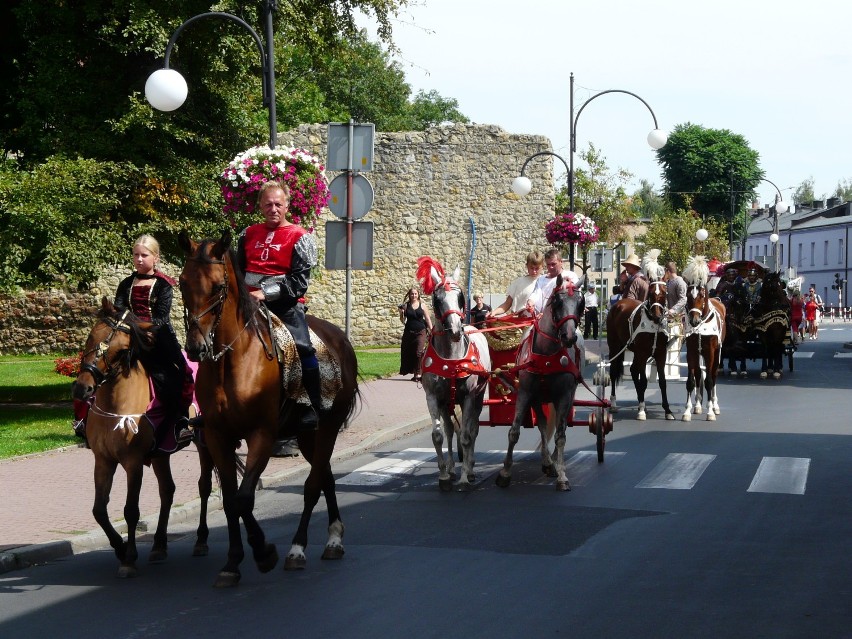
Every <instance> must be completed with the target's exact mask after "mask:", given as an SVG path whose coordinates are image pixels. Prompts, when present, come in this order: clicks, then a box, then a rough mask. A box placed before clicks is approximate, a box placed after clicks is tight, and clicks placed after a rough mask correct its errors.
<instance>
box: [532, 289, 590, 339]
mask: <svg viewBox="0 0 852 639" xmlns="http://www.w3.org/2000/svg"><path fill="white" fill-rule="evenodd" d="M561 291H565V289H559V290H554V291H553V293H551V295H550V299H549V300H547V305H546V307H545V308H547V307H549V308H550V320H551V322H552V323H553V330H554V335H551V334H549V333H546V332H545V331H543V330H542V329H541V326H540V320H539V319H538V318H536V319H535V321H534V322H533V329H534V330H535V332H536V334H537V335H541V336H542V337H544V338H546V339H548V340H550V341H552V342H555V343H556V344H558V345H561V342H560V341H559V335H560V334H561V333H562V327H563V326H565V324H566V323H568V322H569V321H573V322H574V330H575V331H576V330H577V326H578V325H579V323H580V318H579V316H578V315H577V314H575V313H568V314H566V315H563V316H562V317H557V315H556V305H555V304H554V303H553V302H554V300H555V299H556V297H557V295H558V294H559V293H560V292H561ZM565 292H567V293H568V294H569V295H571V296H573V287H571V289H569V290H567V291H565Z"/></svg>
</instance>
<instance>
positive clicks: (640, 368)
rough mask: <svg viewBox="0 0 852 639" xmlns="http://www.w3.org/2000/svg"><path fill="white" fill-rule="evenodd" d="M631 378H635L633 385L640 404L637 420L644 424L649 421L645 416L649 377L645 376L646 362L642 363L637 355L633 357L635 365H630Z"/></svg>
mask: <svg viewBox="0 0 852 639" xmlns="http://www.w3.org/2000/svg"><path fill="white" fill-rule="evenodd" d="M630 376H631V377H632V378H633V385H634V386H635V387H636V399H637V400H638V402H639V406H638V407H637V412H636V419H638V420H639V421H640V422H644V421H645V420H646V419H647V415H646V414H645V389H646V388H648V377H647V376H646V374H645V362H641V358H640V357H638V356H637V355H636V354H635V353H634V355H633V363H632V364H631V365H630Z"/></svg>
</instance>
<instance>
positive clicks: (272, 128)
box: [145, 0, 278, 149]
mask: <svg viewBox="0 0 852 639" xmlns="http://www.w3.org/2000/svg"><path fill="white" fill-rule="evenodd" d="M276 4H277V0H264V3H263V16H264V23H265V27H266V45H265V46H264V43H263V40H261V38H260V36H259V35H258V34H257V32H256V31H255V30H254V29H252V27H251V25H249V24H248V23H247V22H246V21H245V20H243V19H242V18H239V17H237V16H235V15H233V14H232V13H225V12H222V11H212V12H209V13H200V14H198V15H197V16H193V17H191V18H189V19H188V20H187V21H186V22H184V23H183V24H182V25H180V26H179V27H178V28H177V29H175V32H174V33H173V34H172V37H171V38H169V44H168V46H166V54H165V56H164V58H163V68H162V69H158V70H157V71H154V73H152V74H151V75H150V76H149V77H148V80H147V81H146V82H145V98H146V99H147V100H148V102H149V103H150V104H151V106H152V107H154V108H155V109H157V110H159V111H174V110H175V109H177V108H179V107H180V106H181V105H182V104H183V103H184V101H185V100H186V96H187V86H186V80H184V78H183V76H182V75H181V74H180V73H178V72H177V71H175V70H174V69H170V68H169V58H170V57H171V55H172V49H173V48H174V46H175V42H176V41H177V39H178V36H179V35H180V34H181V32H182V31H183V30H184V29H185V28H186V27H188V26H189V25H190V24H192V23H193V22H196V21H198V20H201V19H203V18H220V19H222V20H229V21H231V22H236V23H237V24H238V25H240V26H241V27H243V28H244V29H246V30H247V31H248V32H249V33H250V34H251V36H252V38H254V41H255V43H256V44H257V48H258V50H259V51H260V63H261V73H262V76H263V106H265V107H266V108H267V109H268V110H269V148H270V149H274V148H275V145H276V138H277V137H278V136H277V134H276V115H275V63H274V59H275V56H274V46H273V45H274V43H273V39H272V36H273V31H272V15H273V13H274V12H275V9H276Z"/></svg>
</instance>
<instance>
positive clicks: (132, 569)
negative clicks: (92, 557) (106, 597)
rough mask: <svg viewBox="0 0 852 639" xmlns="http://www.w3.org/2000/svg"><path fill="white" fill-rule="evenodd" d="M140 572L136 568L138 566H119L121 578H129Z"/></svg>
mask: <svg viewBox="0 0 852 639" xmlns="http://www.w3.org/2000/svg"><path fill="white" fill-rule="evenodd" d="M138 574H139V571H138V570H137V569H136V566H119V568H118V577H119V579H129V578H130V577H136V576H137V575H138Z"/></svg>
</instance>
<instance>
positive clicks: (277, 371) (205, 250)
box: [179, 232, 359, 587]
mask: <svg viewBox="0 0 852 639" xmlns="http://www.w3.org/2000/svg"><path fill="white" fill-rule="evenodd" d="M179 241H180V246H181V248H183V250H184V251H185V253H186V257H187V260H186V264H185V265H184V268H183V272H182V273H181V275H180V290H181V294H182V295H183V303H184V307H185V318H186V324H187V334H186V351H187V354H188V355H189V357H190V359H193V360H194V361H199V362H200V364H199V368H198V380H197V383H196V396H197V398H198V402H199V404H200V406H201V412H202V414H203V415H204V434H205V440H206V442H207V445H208V447H209V449H210V453H211V455H212V456H213V461H214V463H215V464H216V468H217V470H218V471H219V481H220V482H221V485H222V500H223V504H224V510H225V516H226V517H227V521H228V538H229V549H228V559H227V562H226V563H225V565H224V567H223V568H222V570H221V571H220V572H219V576H218V578H217V580H216V582H215V585H216V586H217V587H225V586H235V585H237V584H238V583H239V580H240V571H239V565H240V562H242V560H243V557H244V551H243V543H242V538H241V535H240V519H242V521H243V524H244V525H245V528H246V535H247V539H248V543H249V545H250V546H251V548H252V553H253V556H254V560H255V562H256V564H257V567H258V569H259V570H260V571H261V572H268V571H270V570H272V569H273V568H274V567H275V565H276V564H277V563H278V552H277V551H276V549H275V546H274V545H273V544H269V543H267V542H266V538H265V536H264V533H263V530H262V529H261V527H260V525H259V524H258V522H257V520H256V519H255V517H254V514H253V512H252V511H253V509H254V496H255V491H256V490H257V484H258V481H259V480H260V476H261V473H263V471H264V469H265V468H266V465H267V463H268V462H269V457H270V454H271V453H272V448H273V445H274V443H275V441H276V440H277V439H278V437H279V431H280V428H279V424H280V423H283V425H284V426H286V425H287V424H286V422H287V421H288V415H289V414H291V413H293V412H294V411H287V410H286V409H285V411H284V413H282V406H285V407H289V405H290V404H291V402H289V401H286V400H287V399H288V398H287V397H286V396H285V392H284V389H283V387H282V382H281V379H282V369H286V368H287V367H288V366H291V364H289V363H284V364H279V362H278V359H277V358H276V356H275V347H274V345H273V342H272V338H271V336H270V331H269V324H268V321H267V320H266V318H265V317H263V316H262V314H261V313H260V312H259V306H258V304H257V302H255V300H254V299H253V298H252V297H251V295H249V293H248V290H247V289H246V287H245V284H244V282H243V275H242V273H241V272H240V270H239V267H238V265H237V262H236V259H235V255H234V253H233V251H232V250H231V249H230V248H229V247H230V243H231V236H230V233H227V232H226V233H225V234H223V235H222V237H221V238H220V239H219V240H203V241H202V242H200V243H199V242H194V241H192V240H191V239H189V237H188V236H187V235H186V234H181V236H180V239H179ZM308 325H309V326H310V328H311V330H312V331H313V332H314V333H315V334H316V335H317V336H319V338H320V339H321V340H322V341H323V343H324V344H325V347H326V348H327V349H328V351H329V352H330V354H331V355H332V356H333V357H334V358H335V359H336V361H337V363H338V364H339V366H340V370H341V374H342V380H341V382H342V385H341V387H340V390H339V391H338V392H337V394H336V395H335V396H334V399H333V402H332V404H331V408H330V409H329V410H324V411H322V412H321V414H320V419H319V427H318V429H317V430H316V432H300V433H299V436H298V439H299V449H300V450H301V452H302V454H303V455H304V456H305V459H306V460H308V462H310V464H311V470H310V473H309V474H308V477H307V479H306V480H305V487H304V509H303V511H302V517H301V520H300V521H299V526H298V529H297V531H296V534H295V536H294V537H293V542H292V546H291V548H290V551H289V553H288V555H287V558H286V560H285V563H284V568H285V570H297V569H301V568H304V567H305V563H306V559H305V547H306V546H307V543H308V524H309V522H310V519H311V513H312V512H313V509H314V507H315V506H316V504H317V502H318V501H319V497H320V494H321V493H325V501H326V505H327V507H328V519H329V527H328V531H329V537H328V541H327V543H326V546H325V551H324V553H323V555H322V557H323V559H339V558H341V557H342V556H343V552H344V550H343V522H342V521H341V519H340V511H339V508H338V505H337V495H336V493H335V486H334V475H333V474H332V471H331V464H330V459H331V455H332V452H333V451H334V443H335V441H336V439H337V434H338V432H339V431H340V429H341V428H343V427H344V425H345V424H346V422H347V421H348V420H349V419H350V418H351V417H352V414H353V412H354V410H355V407H356V405H357V399H358V397H359V393H358V380H357V372H358V362H357V359H356V357H355V351H354V350H353V348H352V345H351V344H350V343H349V341H348V340H347V339H346V335H345V334H344V333H343V331H341V330H340V329H339V328H337V327H336V326H334V325H332V324H330V323H328V322H325V321H323V320H320V319H317V318H314V317H310V318H309V319H308ZM283 372H284V373H288V372H290V373H291V372H292V371H287V370H284V371H283ZM295 412H298V411H295ZM282 414H283V415H284V416H285V417H284V419H282V418H281V416H282ZM243 439H244V440H245V441H246V444H247V446H248V453H247V457H246V462H245V466H246V469H245V475H244V476H243V480H242V482H241V483H240V484H239V486H238V485H237V472H236V471H237V467H236V464H237V460H236V455H235V454H234V450H235V448H236V446H237V445H238V443H239V442H240V440H243Z"/></svg>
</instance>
